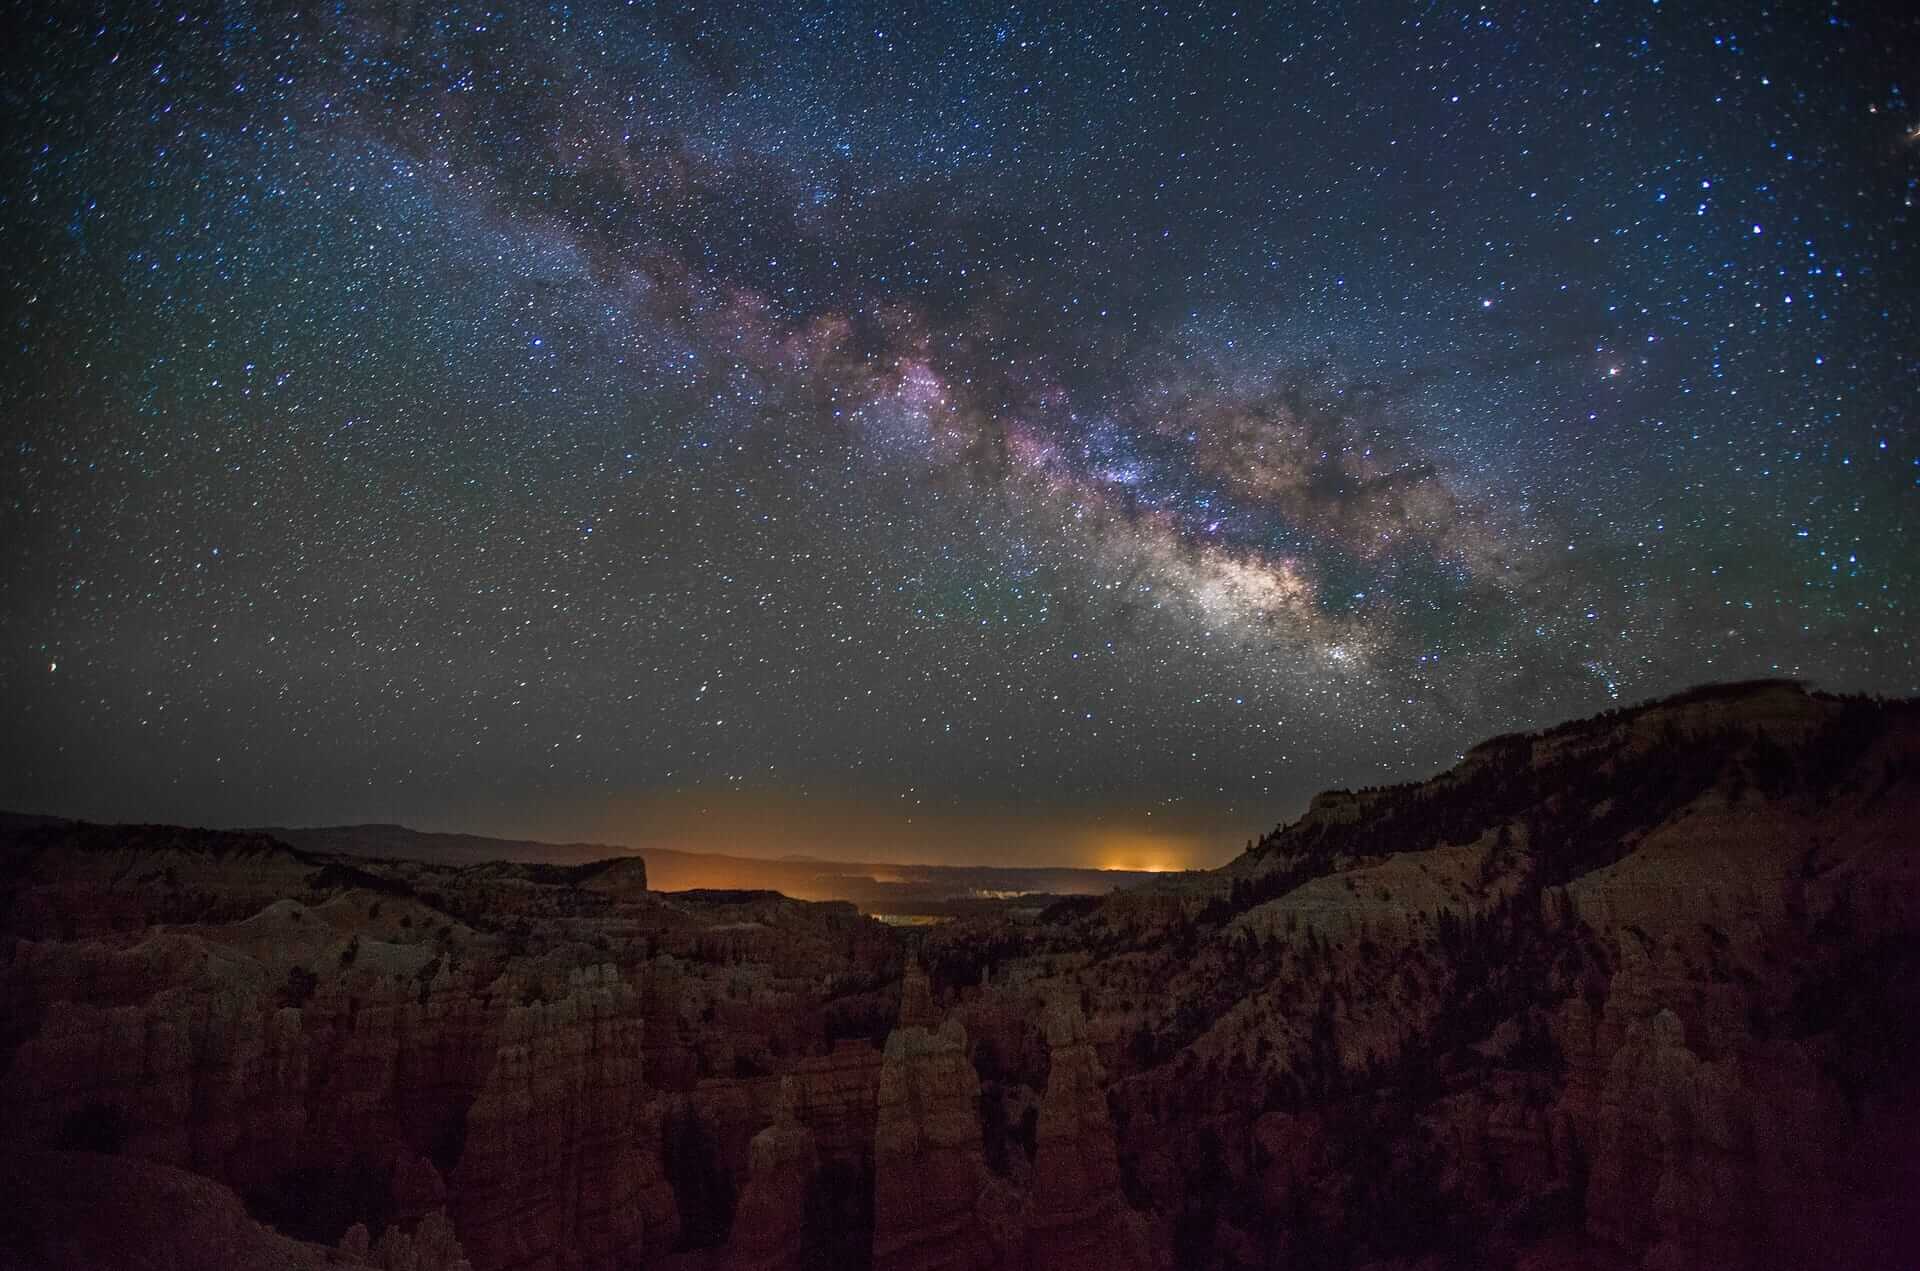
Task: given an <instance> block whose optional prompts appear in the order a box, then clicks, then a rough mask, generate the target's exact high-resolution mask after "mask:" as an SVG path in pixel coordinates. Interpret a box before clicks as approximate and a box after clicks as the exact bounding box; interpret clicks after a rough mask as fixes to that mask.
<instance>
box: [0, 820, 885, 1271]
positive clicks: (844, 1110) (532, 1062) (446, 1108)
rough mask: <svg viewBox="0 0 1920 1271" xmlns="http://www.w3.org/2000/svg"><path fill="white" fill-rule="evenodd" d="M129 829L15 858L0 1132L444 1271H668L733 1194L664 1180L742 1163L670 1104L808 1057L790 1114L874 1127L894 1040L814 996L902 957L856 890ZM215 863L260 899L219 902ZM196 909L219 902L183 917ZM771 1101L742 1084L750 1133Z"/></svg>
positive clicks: (19, 1142) (41, 844)
mask: <svg viewBox="0 0 1920 1271" xmlns="http://www.w3.org/2000/svg"><path fill="white" fill-rule="evenodd" d="M136 837H138V838H139V839H140V840H141V841H142V842H144V843H146V844H148V847H146V848H135V849H128V848H126V847H124V846H119V845H116V844H115V842H114V840H113V839H112V838H111V836H108V835H105V834H104V833H103V832H101V831H98V830H95V829H92V828H83V829H82V830H80V831H76V832H73V833H71V834H61V833H50V834H43V835H42V836H41V839H40V840H38V841H27V842H22V843H16V844H14V845H12V847H11V849H10V856H9V858H8V860H7V865H8V867H9V868H8V873H7V875H6V882H7V884H8V888H9V894H8V896H7V900H8V901H9V902H10V904H11V909H10V912H11V914H12V915H13V919H12V921H11V922H10V927H11V928H12V931H11V938H10V939H9V941H8V948H7V951H6V952H7V954H8V958H7V961H6V963H5V964H4V966H0V1006H4V1007H5V1010H6V1019H7V1024H6V1031H5V1033H4V1035H3V1036H0V1041H4V1044H5V1050H6V1054H5V1064H4V1071H0V1117H4V1121H5V1129H4V1130H0V1135H4V1138H5V1140H6V1142H7V1144H8V1145H9V1148H10V1150H13V1151H23V1150H28V1149H31V1148H42V1147H74V1148H86V1149H91V1150H94V1151H105V1152H112V1153H114V1154H116V1155H117V1156H121V1157H126V1158H129V1159H140V1160H146V1161H151V1162H157V1163H161V1164H165V1165H169V1166H177V1167H180V1168H184V1169H187V1170H191V1171H193V1172H194V1173H196V1174H199V1175H203V1176H205V1177H207V1178H208V1179H211V1180H216V1181H217V1182H219V1183H222V1184H225V1185H226V1186H228V1187H230V1188H231V1189H232V1191H233V1192H234V1193H237V1194H238V1195H239V1196H240V1197H241V1198H243V1199H244V1200H245V1202H246V1204H247V1206H248V1208H249V1209H250V1211H251V1212H252V1214H253V1216H254V1218H255V1219H256V1220H258V1221H263V1222H267V1223H272V1224H275V1225H278V1226H279V1227H280V1228H281V1229H282V1230H284V1231H287V1232H289V1233H292V1234H296V1235H300V1236H303V1237H305V1238H306V1239H309V1240H312V1241H317V1242H319V1243H321V1244H336V1243H339V1242H342V1241H344V1242H346V1243H345V1244H344V1245H342V1246H341V1247H342V1248H343V1249H345V1250H347V1251H348V1252H351V1253H353V1254H354V1255H355V1256H358V1257H361V1258H363V1259H365V1260H368V1262H369V1265H377V1266H393V1267H399V1266H405V1267H409V1268H412V1267H416V1266H417V1267H422V1268H426V1267H429V1266H432V1267H437V1265H438V1263H439V1262H445V1261H447V1254H448V1249H449V1248H451V1247H457V1248H458V1249H459V1250H460V1251H461V1255H462V1257H463V1258H464V1259H466V1260H468V1261H470V1262H471V1263H472V1265H473V1266H475V1267H477V1268H480V1271H488V1269H490V1268H517V1267H535V1268H538V1267H561V1266H565V1267H569V1268H575V1267H578V1268H594V1267H606V1268H611V1267H616V1266H619V1267H626V1266H636V1265H643V1264H645V1263H647V1262H651V1261H656V1260H659V1259H664V1258H668V1257H670V1256H672V1255H674V1254H675V1252H676V1250H677V1249H681V1248H682V1247H685V1246H687V1245H688V1232H687V1229H686V1224H685V1223H683V1221H682V1217H681V1213H680V1210H681V1203H680V1197H681V1196H682V1195H683V1194H689V1195H690V1194H693V1193H694V1192H697V1191H700V1189H701V1188H702V1187H706V1191H705V1192H701V1195H702V1198H703V1200H706V1201H713V1202H714V1203H712V1204H709V1205H708V1207H707V1209H706V1210H704V1211H703V1212H702V1215H701V1217H702V1218H703V1219H704V1220H706V1221H707V1223H708V1226H707V1227H705V1228H703V1229H701V1230H700V1231H699V1232H697V1233H695V1234H696V1235H697V1236H698V1238H699V1239H700V1240H702V1241H704V1242H705V1244H706V1246H707V1247H714V1246H717V1245H719V1244H720V1243H721V1242H723V1241H724V1239H725V1238H726V1235H727V1222H728V1221H729V1220H730V1219H731V1217H732V1211H731V1199H730V1196H721V1195H720V1193H723V1192H726V1190H727V1189H726V1188H725V1187H724V1186H722V1187H720V1188H718V1189H717V1190H716V1189H715V1188H713V1187H711V1186H708V1184H710V1183H712V1181H713V1179H712V1178H711V1177H708V1176H703V1177H701V1178H697V1179H694V1178H689V1177H685V1176H681V1177H676V1176H674V1170H675V1169H676V1168H681V1172H682V1175H685V1174H687V1173H688V1172H689V1171H690V1170H695V1169H704V1170H705V1171H706V1174H707V1175H711V1174H712V1172H713V1171H714V1170H720V1171H724V1170H725V1168H726V1164H725V1162H723V1161H719V1160H715V1161H712V1162H705V1161H694V1162H692V1163H691V1165H689V1163H688V1162H687V1161H684V1160H676V1159H675V1158H674V1157H673V1156H672V1154H671V1153H670V1152H669V1151H668V1150H667V1148H668V1138H669V1135H668V1118H669V1115H670V1113H671V1111H672V1109H673V1107H675V1106H679V1107H682V1108H690V1107H692V1106H693V1102H692V1101H694V1100H697V1099H700V1098H706V1097H709V1096H708V1095H707V1094H706V1092H707V1091H709V1090H713V1091H720V1090H725V1089H730V1088H743V1083H742V1081H741V1079H740V1078H739V1077H738V1076H737V1075H736V1074H737V1070H738V1069H739V1068H742V1067H745V1066H747V1065H753V1066H755V1067H758V1066H759V1065H761V1064H762V1063H765V1062H767V1059H768V1054H769V1051H768V1048H769V1047H773V1048H775V1049H787V1050H789V1051H794V1050H799V1051H800V1052H801V1053H799V1054H796V1055H791V1057H790V1061H792V1062H798V1061H801V1060H804V1061H806V1067H807V1069H808V1072H807V1074H806V1076H805V1077H804V1078H803V1079H802V1089H803V1091H804V1092H806V1093H807V1094H810V1095H811V1096H812V1098H811V1099H803V1100H801V1102H803V1103H806V1104H807V1106H809V1107H817V1108H818V1109H819V1112H820V1116H821V1120H822V1123H823V1124H824V1125H826V1126H827V1127H828V1128H829V1129H830V1130H831V1132H832V1134H833V1135H834V1137H835V1140H836V1142H844V1141H845V1140H846V1139H847V1138H848V1137H849V1136H850V1135H858V1134H864V1135H865V1136H866V1137H867V1138H868V1140H869V1141H870V1138H871V1111H870V1110H871V1108H872V1106H873V1102H874V1100H873V1098H872V1093H871V1092H872V1088H873V1087H876V1086H877V1056H876V1057H875V1059H876V1062H874V1063H871V1064H866V1063H863V1062H862V1060H861V1058H860V1056H859V1055H858V1054H853V1055H847V1054H844V1053H842V1052H836V1051H835V1050H834V1048H833V1047H832V1046H831V1044H830V1042H829V1040H828V1038H827V1037H826V1036H825V1035H824V1027H825V1025H824V1020H823V1016H822V1014H821V1008H822V1004H823V1002H824V1001H826V1000H827V999H828V998H829V996H830V993H831V985H832V984H833V983H834V982H835V981H839V980H852V981H856V982H860V983H869V982H872V981H873V979H874V978H875V977H876V976H880V975H883V974H884V972H885V968H886V965H887V960H888V959H889V958H890V957H892V956H894V954H893V947H894V946H893V940H892V937H891V936H890V935H889V934H888V933H887V932H885V930H884V929H881V928H879V927H878V925H877V924H873V923H870V922H868V921H866V920H864V919H860V918H859V917H858V916H857V915H854V914H852V913H851V912H850V911H848V910H847V909H846V907H844V906H806V905H800V904H798V903H796V902H790V901H786V900H784V899H782V898H779V897H771V898H769V897H766V896H763V895H747V896H734V895H722V896H715V897H700V898H694V899H691V900H688V899H677V900H671V901H670V900H664V899H662V898H660V897H658V896H654V895H652V894H650V893H646V892H645V891H644V890H643V889H639V888H637V887H636V886H635V882H636V879H637V877H638V876H639V871H638V869H637V867H636V863H630V862H623V863H618V864H616V865H615V866H614V867H610V868H606V869H596V868H593V867H584V868H575V869H569V870H541V869H539V868H538V867H491V866H489V867H476V869H475V870H472V871H468V870H449V869H435V868H421V867H418V866H415V865H395V866H393V867H392V868H391V869H383V868H381V867H379V865H378V863H368V862H360V863H357V864H355V865H353V866H342V865H337V864H333V863H327V862H319V861H313V860H308V859H304V858H302V857H301V856H300V855H299V854H297V853H293V852H290V851H288V850H287V849H285V848H277V847H274V846H272V845H270V844H269V845H262V844H260V843H259V842H258V841H256V840H255V839H253V838H251V837H244V836H220V835H206V834H201V833H198V832H191V831H178V832H173V833H171V834H165V835H163V834H161V833H160V832H159V831H154V830H149V831H144V832H142V834H141V835H139V836H136ZM230 839H237V841H229V840H230ZM76 840H77V841H76ZM222 862H227V863H230V864H233V865H234V866H235V867H236V871H237V874H236V877H237V881H236V888H237V890H238V892H239V894H240V895H241V896H242V897H243V898H244V899H243V900H238V901H237V900H235V899H234V898H233V897H232V896H228V895H224V894H222V893H221V891H220V880H221V878H222V870H221V863H222ZM469 874H474V875H476V876H474V877H469ZM275 889H278V890H280V891H282V892H283V893H285V894H282V895H280V896H278V897H276V898H271V899H269V898H267V893H269V892H271V891H272V890H275ZM149 896H150V897H151V901H150V902H149V901H148V900H147V899H146V897H149ZM503 896H504V897H505V898H506V899H504V900H503V899H502V897H503ZM255 904H257V905H258V908H257V909H254V910H253V911H252V912H245V910H246V907H247V906H248V905H255ZM90 913H91V914H94V915H106V917H97V918H96V919H95V920H86V919H85V918H84V915H87V914H90ZM196 913H204V914H209V915H212V916H213V917H215V918H217V919H218V920H217V921H211V922H199V923H195V922H186V921H178V920H181V919H187V918H191V917H192V916H193V915H194V914H196ZM162 915H164V916H165V917H166V918H168V919H170V920H174V921H169V922H162V921H160V920H159V919H160V916H162ZM236 915H239V916H236ZM715 932H719V933H722V934H721V935H719V936H716V935H715V934H714V933H715ZM81 933H84V934H81ZM67 934H72V935H73V937H74V938H72V939H65V938H62V937H63V936H65V935H67ZM703 950H705V951H708V952H713V951H719V953H720V955H721V956H722V958H723V960H722V961H718V962H703V961H701V960H700V954H701V952H702V951H703ZM743 950H749V951H752V952H753V955H754V956H755V957H756V958H759V959H761V961H759V962H757V963H755V962H750V961H747V960H746V959H745V957H744V955H743V953H742V951H743ZM670 951H671V952H670ZM809 960H810V961H809ZM775 967H786V968H792V969H794V970H795V972H796V974H793V975H789V976H781V975H778V974H776V973H774V968H775ZM728 1004H735V1005H742V1006H744V1005H749V1004H750V1005H751V1008H752V1009H751V1010H750V1011H740V1010H735V1011H732V1012H729V1011H728V1010H726V1009H725V1008H726V1006H727V1005H728ZM650 1025H658V1026H661V1027H662V1028H663V1031H669V1032H670V1034H671V1035H672V1037H673V1040H674V1043H675V1049H676V1052H677V1054H678V1055H679V1056H680V1058H681V1061H682V1062H681V1063H680V1065H678V1070H674V1071H669V1072H668V1073H667V1074H666V1076H667V1080H668V1082H669V1083H670V1088H663V1087H662V1086H660V1085H656V1084H654V1083H653V1082H651V1081H649V1078H648V1071H647V1067H648V1059H649V1054H650V1052H649V1048H648V1046H647V1031H648V1028H649V1026H650ZM868 1053H869V1054H872V1053H873V1052H871V1049H870V1048H869V1049H868ZM836 1054H840V1055H841V1057H840V1059H838V1060H836V1058H835V1055H836ZM849 1060H851V1062H849ZM721 1063H724V1064H725V1065H726V1069H725V1072H726V1075H724V1076H722V1075H720V1074H719V1073H718V1072H715V1071H714V1068H716V1067H718V1066H719V1065H720V1064H721ZM669 1067H675V1066H674V1065H669ZM863 1069H864V1070H870V1071H871V1072H872V1073H873V1079H872V1080H870V1081H869V1082H867V1083H866V1085H867V1091H866V1095H865V1098H864V1100H863V1098H862V1091H861V1088H860V1087H861V1081H860V1078H859V1073H860V1072H861V1071H862V1070H863ZM767 1080H772V1081H776V1082H777V1080H778V1079H777V1077H774V1078H769V1079H767ZM745 1084H746V1085H751V1084H753V1083H745ZM675 1088H677V1089H675ZM676 1101H678V1102H677V1104H676ZM863 1103H864V1106H865V1108H866V1109H868V1111H867V1112H866V1114H865V1115H866V1118H867V1119H866V1121H865V1122H864V1125H865V1128H864V1130H863V1129H862V1125H863V1122H862V1105H863ZM769 1115H771V1106H770V1105H769V1106H768V1107H767V1108H765V1109H764V1110H763V1109H762V1108H761V1107H760V1106H758V1105H757V1104H756V1103H755V1102H754V1101H753V1099H751V1098H749V1099H747V1100H746V1101H745V1102H744V1104H743V1106H742V1111H741V1117H742V1125H741V1128H742V1129H743V1131H744V1136H745V1138H751V1137H752V1136H753V1134H754V1133H755V1132H756V1131H758V1130H759V1129H761V1128H762V1127H763V1126H764V1125H765V1124H766V1117H767V1116H769ZM745 1165H746V1162H745V1159H744V1140H743V1149H742V1159H741V1161H740V1162H739V1167H740V1173H741V1175H742V1176H744V1173H745ZM682 1167H685V1168H682ZM809 1172H810V1171H809ZM803 1199H804V1197H803ZM356 1229H357V1230H358V1231H359V1233H360V1234H359V1235H358V1236H356V1235H355V1234H354V1232H355V1230H356ZM443 1229H444V1230H443ZM443 1234H444V1235H446V1236H447V1239H445V1240H443V1239H441V1238H440V1237H441V1236H442V1235H443ZM449 1242H451V1244H449ZM694 1252H698V1249H697V1247H696V1248H695V1249H694ZM209 1265H217V1264H209Z"/></svg>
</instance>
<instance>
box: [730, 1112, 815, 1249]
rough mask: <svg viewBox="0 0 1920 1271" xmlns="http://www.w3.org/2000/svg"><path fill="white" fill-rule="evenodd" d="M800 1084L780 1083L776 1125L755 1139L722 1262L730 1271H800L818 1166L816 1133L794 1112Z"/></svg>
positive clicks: (775, 1115) (761, 1132) (763, 1131)
mask: <svg viewBox="0 0 1920 1271" xmlns="http://www.w3.org/2000/svg"><path fill="white" fill-rule="evenodd" d="M797 1090H798V1083H797V1082H795V1081H794V1079H793V1078H791V1077H789V1078H786V1079H784V1080H783V1081H782V1082H781V1092H780V1102H779V1105H778V1108H777V1110H776V1111H775V1113H774V1120H773V1124H772V1125H770V1126H768V1127H767V1128H766V1129H764V1130H762V1131H760V1133H758V1134H756V1135H754V1136H753V1149H752V1164H751V1165H750V1167H749V1171H748V1175H747V1187H746V1191H745V1193H744V1194H743V1195H742V1196H741V1197H740V1206H739V1208H738V1209H737V1210H735V1211H734V1216H733V1232H732V1235H731V1236H730V1237H729V1239H728V1242H727V1248H726V1256H725V1257H724V1258H723V1259H722V1262H723V1264H724V1266H725V1267H726V1268H728V1271H797V1269H798V1268H799V1267H800V1266H801V1264H802V1262H801V1259H802V1254H803V1252H804V1250H803V1248H802V1240H803V1237H804V1227H805V1224H806V1208H807V1189H808V1187H809V1186H810V1185H811V1184H812V1182H813V1175H814V1171H815V1170H816V1169H817V1168H818V1167H819V1154H818V1152H817V1151H816V1150H815V1148H814V1137H813V1131H812V1130H809V1129H807V1128H806V1127H805V1126H803V1125H801V1124H800V1122H799V1120H798V1119H797V1118H796V1116H795V1114H794V1104H795V1100H796V1098H797Z"/></svg>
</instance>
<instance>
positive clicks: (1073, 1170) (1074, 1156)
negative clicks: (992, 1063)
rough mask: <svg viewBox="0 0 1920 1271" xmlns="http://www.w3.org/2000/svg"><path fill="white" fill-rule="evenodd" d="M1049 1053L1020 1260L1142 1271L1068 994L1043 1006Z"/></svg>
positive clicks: (1093, 1066)
mask: <svg viewBox="0 0 1920 1271" xmlns="http://www.w3.org/2000/svg"><path fill="white" fill-rule="evenodd" d="M1047 1041H1048V1043H1049V1045H1050V1046H1051V1048H1052V1059H1051V1063H1050V1066H1049V1070H1048V1074H1047V1090H1046V1094H1045V1096H1044V1097H1043V1098H1042V1099H1041V1102H1040V1119H1039V1125H1038V1129H1039V1134H1038V1139H1037V1143H1038V1152H1037V1154H1036V1155H1035V1157H1034V1161H1033V1184H1032V1190H1031V1192H1030V1193H1029V1195H1028V1198H1027V1204H1026V1208H1025V1210H1024V1212H1023V1215H1022V1218H1023V1222H1024V1226H1025V1229H1026V1236H1025V1245H1026V1264H1027V1266H1029V1267H1032V1268H1036V1269H1037V1268H1059V1269H1060V1271H1076V1269H1078V1268H1085V1269H1086V1271H1145V1268H1146V1266H1147V1265H1148V1255H1147V1249H1146V1235H1145V1231H1144V1228H1142V1227H1140V1226H1139V1224H1138V1220H1137V1219H1136V1217H1135V1215H1134V1214H1133V1213H1132V1211H1130V1210H1129V1209H1128V1208H1127V1205H1126V1201H1125V1199H1124V1198H1123V1197H1122V1196H1121V1194H1120V1161H1119V1158H1118V1156H1117V1154H1116V1150H1115V1147H1114V1138H1113V1121H1112V1118H1111V1117H1110V1116H1109V1114H1108V1112H1107V1097H1106V1084H1105V1074H1104V1073H1102V1071H1101V1069H1100V1060H1099V1058H1098V1057H1097V1056H1096V1055H1095V1054H1094V1050H1093V1046H1092V1044H1091V1043H1090V1042H1089V1041H1088V1040H1087V1021H1086V1018H1085V1016H1083V1015H1082V1014H1081V1011H1080V1006H1079V1004H1078V1003H1077V1002H1075V1001H1073V999H1072V998H1070V997H1066V996H1063V995H1056V996H1055V997H1054V999H1053V1000H1052V1001H1051V1002H1049V1003H1048V1007H1047Z"/></svg>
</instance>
